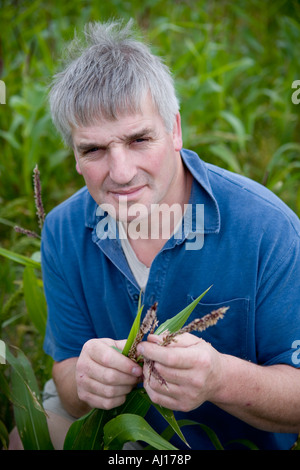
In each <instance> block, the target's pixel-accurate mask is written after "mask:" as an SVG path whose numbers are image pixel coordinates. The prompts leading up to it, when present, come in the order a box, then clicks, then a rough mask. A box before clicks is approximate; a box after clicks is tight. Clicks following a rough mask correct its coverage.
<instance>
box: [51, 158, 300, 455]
mask: <svg viewBox="0 0 300 470" xmlns="http://www.w3.org/2000/svg"><path fill="white" fill-rule="evenodd" d="M181 156H182V159H183V162H184V164H185V165H186V167H187V168H188V170H189V171H190V172H191V173H192V175H193V177H194V181H193V186H192V191H191V196H190V204H192V205H193V207H197V205H203V206H202V207H204V221H203V218H201V217H197V214H196V211H193V212H192V213H191V212H190V211H189V212H188V213H187V216H186V217H185V219H184V222H183V227H184V228H183V230H182V236H181V237H178V236H177V237H176V238H175V237H171V238H170V239H169V240H168V241H167V243H166V244H165V245H164V247H163V248H162V249H161V251H160V252H159V253H158V254H157V256H156V257H155V259H154V260H153V263H152V265H151V269H150V273H149V279H148V283H147V285H146V288H145V292H144V295H143V299H142V300H143V303H144V305H145V307H144V312H146V311H147V309H148V308H149V307H150V306H151V305H152V304H153V302H154V301H157V302H158V311H157V314H158V320H159V322H160V323H162V322H163V321H165V320H166V319H167V318H169V317H171V316H173V315H174V314H176V313H178V312H179V311H180V310H182V309H183V308H184V307H186V306H187V305H188V304H189V303H190V302H191V301H192V300H193V299H195V298H196V297H198V296H199V295H200V294H201V293H202V292H203V291H204V290H206V289H207V288H208V287H209V286H211V285H212V287H211V289H210V290H209V292H208V293H207V294H206V295H205V296H204V298H203V299H202V301H201V303H200V304H198V306H197V307H196V309H195V310H194V312H193V314H192V316H191V317H190V319H192V318H199V317H201V316H203V315H205V314H207V313H209V312H211V311H212V310H214V309H216V308H219V307H221V306H228V307H230V308H229V310H228V311H227V313H226V315H225V317H224V318H223V319H222V320H220V321H219V322H218V323H217V325H215V326H213V327H211V328H209V329H207V330H206V331H205V332H203V333H201V334H199V335H201V337H203V338H204V339H205V340H206V341H208V342H210V343H211V344H212V345H213V346H214V347H215V348H216V349H217V350H218V351H220V352H221V353H225V354H230V355H234V356H237V357H239V358H241V359H244V360H246V361H251V362H253V363H256V364H260V365H265V366H267V365H272V364H279V363H282V364H289V365H291V366H294V367H299V363H300V348H299V346H298V344H300V253H299V246H300V222H299V219H298V217H297V216H296V215H295V214H294V213H293V212H292V211H291V210H290V209H289V208H288V207H287V206H286V205H285V204H284V203H283V202H282V201H280V200H279V199H278V198H277V197H276V196H275V195H274V194H273V193H271V192H270V191H268V190H267V189H266V188H265V187H263V186H261V185H259V184H258V183H256V182H254V181H251V180H249V179H247V178H245V177H243V176H240V175H236V174H233V173H231V172H228V171H225V170H223V169H221V168H218V167H216V166H213V165H211V164H207V163H205V162H203V161H202V160H201V159H200V158H199V157H198V155H197V154H195V153H194V152H192V151H189V150H182V152H181ZM105 216H106V215H105V214H103V212H101V211H99V208H98V206H97V204H96V203H95V201H94V200H93V199H92V197H91V196H90V194H89V192H88V190H87V188H86V187H84V188H82V189H81V190H79V191H78V192H77V193H76V194H74V195H73V196H72V197H71V198H69V199H68V200H66V201H65V202H63V203H62V204H60V205H59V206H58V207H56V208H55V209H54V210H52V211H51V212H50V213H49V214H48V216H47V218H46V221H45V224H44V228H43V235H42V268H43V280H44V288H45V294H46V299H47V304H48V323H47V330H46V335H45V342H44V348H45V351H46V353H47V354H49V355H50V356H52V357H53V358H54V360H55V361H62V360H64V359H67V358H70V357H75V356H79V354H80V351H81V348H82V346H83V344H84V343H85V342H86V341H87V340H89V339H91V338H101V337H108V338H115V339H124V338H127V336H128V333H129V330H130V327H131V325H132V322H133V320H134V318H135V315H136V310H137V303H138V298H139V292H140V288H139V286H138V284H137V282H136V280H135V278H134V276H133V275H132V272H131V270H130V269H129V266H128V263H127V261H126V258H125V256H124V253H123V251H122V248H121V243H120V240H119V239H118V237H116V238H115V239H113V238H112V237H109V236H107V233H108V232H107V233H106V234H105V233H104V234H102V235H101V233H100V232H101V231H99V226H101V221H103V217H105ZM203 222H204V223H203ZM99 223H100V225H99ZM107 230H109V229H107ZM99 237H101V238H99ZM193 243H198V248H197V249H193V246H192V244H193ZM195 247H196V244H195V245H194V248H195ZM298 349H299V354H298ZM175 415H176V418H177V419H180V418H183V417H184V418H187V419H191V420H194V421H197V422H198V423H203V424H206V425H207V426H209V427H210V428H211V429H213V430H214V431H215V432H216V434H217V435H218V437H219V439H220V440H221V442H222V443H223V444H226V443H228V442H229V441H231V440H234V439H250V440H251V441H252V442H254V443H255V444H256V445H257V446H258V447H259V448H260V449H289V448H290V447H291V446H292V444H293V443H294V442H295V440H296V437H297V436H296V435H294V434H278V433H275V434H274V433H269V432H264V431H259V430H257V429H254V428H252V427H251V426H248V425H247V424H245V423H244V422H242V421H240V420H238V419H236V418H234V417H232V416H230V415H229V414H227V413H226V412H224V411H222V410H220V409H219V408H217V407H216V406H214V405H213V404H211V403H208V402H206V403H204V404H203V405H201V406H200V407H199V408H198V409H197V410H194V411H191V412H189V413H184V414H183V413H176V414H175ZM149 421H150V422H151V424H153V425H154V427H155V428H156V429H157V430H159V429H160V426H165V423H163V424H162V423H161V422H160V419H159V417H158V415H157V414H156V411H154V412H152V413H151V416H150V417H149ZM183 430H184V433H185V435H186V438H187V440H188V442H189V443H190V445H191V447H192V449H210V448H212V445H211V443H210V440H209V439H208V438H207V436H206V434H205V432H204V431H203V430H202V429H201V428H200V427H199V426H196V425H195V426H188V427H185V428H184V429H183ZM174 442H175V445H177V446H178V447H179V448H180V447H181V448H185V446H184V445H183V444H182V443H181V442H178V441H174ZM235 447H238V445H237V444H231V445H230V446H229V447H228V448H235Z"/></svg>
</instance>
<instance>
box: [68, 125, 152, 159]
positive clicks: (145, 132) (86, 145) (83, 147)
mask: <svg viewBox="0 0 300 470" xmlns="http://www.w3.org/2000/svg"><path fill="white" fill-rule="evenodd" d="M152 134H153V130H152V129H151V128H148V127H146V128H144V129H141V130H140V131H137V132H133V133H132V134H124V135H123V136H122V137H121V139H120V140H121V141H123V142H125V143H130V142H133V141H134V140H137V139H142V138H144V137H146V136H147V137H151V135H152ZM109 145H110V143H108V144H107V145H106V144H100V143H99V142H82V143H80V144H79V145H76V149H77V151H78V152H80V153H84V152H85V151H88V150H90V149H92V148H94V147H97V148H99V149H100V150H107V148H108V147H109Z"/></svg>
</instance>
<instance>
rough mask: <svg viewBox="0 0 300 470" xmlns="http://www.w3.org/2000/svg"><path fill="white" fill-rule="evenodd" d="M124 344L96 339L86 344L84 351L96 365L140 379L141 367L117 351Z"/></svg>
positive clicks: (106, 339)
mask: <svg viewBox="0 0 300 470" xmlns="http://www.w3.org/2000/svg"><path fill="white" fill-rule="evenodd" d="M122 344H123V341H114V340H111V339H109V338H105V339H100V340H97V339H95V340H90V341H88V342H87V343H85V345H84V347H83V350H84V352H85V353H86V354H87V355H88V356H89V357H90V358H91V359H92V360H93V361H94V362H95V363H97V364H99V365H102V366H103V367H106V368H108V369H115V370H117V371H119V372H122V373H124V374H129V375H133V376H135V377H140V376H141V375H142V369H141V367H139V365H138V364H137V363H135V362H134V361H132V360H131V359H129V358H128V357H126V356H124V355H123V354H121V353H120V352H119V351H118V350H116V349H115V348H117V349H119V346H122Z"/></svg>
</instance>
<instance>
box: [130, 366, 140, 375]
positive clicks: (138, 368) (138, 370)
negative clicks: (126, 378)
mask: <svg viewBox="0 0 300 470" xmlns="http://www.w3.org/2000/svg"><path fill="white" fill-rule="evenodd" d="M131 372H132V373H133V375H136V376H137V377H139V376H140V375H141V368H140V367H133V368H132V370H131Z"/></svg>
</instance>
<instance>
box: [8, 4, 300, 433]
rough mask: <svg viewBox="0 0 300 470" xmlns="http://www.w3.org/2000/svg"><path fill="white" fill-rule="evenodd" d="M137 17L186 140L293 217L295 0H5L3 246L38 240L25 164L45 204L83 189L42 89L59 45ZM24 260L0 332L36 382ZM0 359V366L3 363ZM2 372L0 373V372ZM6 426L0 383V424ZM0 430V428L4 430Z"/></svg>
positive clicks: (297, 201)
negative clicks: (174, 95) (169, 87)
mask: <svg viewBox="0 0 300 470" xmlns="http://www.w3.org/2000/svg"><path fill="white" fill-rule="evenodd" d="M111 17H122V18H124V19H125V20H127V19H129V18H131V17H133V18H134V19H135V20H136V23H137V26H138V28H139V29H140V30H141V31H142V33H143V35H144V37H145V38H146V40H147V41H148V42H150V43H151V45H152V48H153V50H154V51H155V52H157V53H158V54H160V55H162V56H164V57H165V61H166V63H167V65H169V66H170V67H171V70H172V71H173V74H174V78H175V82H176V87H177V91H178V95H179V97H180V101H181V114H182V123H183V136H184V146H185V147H186V148H191V149H193V150H195V151H196V152H198V153H199V155H200V156H201V157H202V158H203V159H204V160H207V161H209V162H211V163H214V164H217V165H220V166H223V167H225V168H227V169H229V170H232V171H236V172H238V173H241V174H244V175H246V176H249V177H251V178H253V179H255V180H256V181H259V182H262V183H263V184H265V185H266V186H267V187H269V188H270V189H271V190H272V191H274V192H275V193H276V194H277V195H278V196H279V197H281V198H282V199H283V200H284V201H285V202H286V203H287V204H288V205H289V206H290V207H291V208H292V209H293V210H294V211H295V212H296V213H297V214H298V215H299V214H300V185H299V181H300V158H299V156H300V142H299V135H300V119H299V112H300V104H299V105H295V104H293V103H292V100H291V97H292V93H293V91H294V90H293V89H292V83H293V81H294V80H297V79H300V56H299V54H298V51H297V46H298V44H299V42H300V5H299V2H298V1H296V0H274V1H271V0H267V1H265V2H261V1H260V0H251V1H249V2H246V1H244V0H237V1H235V2H231V1H225V0H224V1H217V0H215V1H214V0H212V1H209V2H208V1H204V0H201V1H200V0H196V1H193V0H185V1H179V0H177V1H174V0H164V1H162V0H144V1H143V2H138V1H137V0H133V1H128V2H124V1H121V0H111V1H109V2H97V1H95V0H94V1H91V0H90V1H88V0H85V1H80V2H79V0H74V1H73V2H71V3H68V2H58V1H53V2H50V3H49V2H45V1H36V0H34V1H32V2H29V1H20V0H15V1H11V0H2V2H1V19H0V21H1V38H0V80H3V81H4V82H5V84H6V104H5V105H0V140H1V153H0V183H1V184H0V246H1V247H2V248H6V249H10V250H13V251H15V252H16V253H19V254H22V255H29V256H30V255H31V254H32V253H33V252H35V251H38V250H39V241H38V240H34V239H29V238H27V237H24V236H22V235H20V234H17V233H15V232H14V230H13V226H14V225H15V224H17V225H20V226H24V227H26V228H28V229H30V230H33V231H37V230H38V225H37V221H36V216H35V207H34V198H33V185H32V172H33V169H34V167H35V165H36V164H38V166H39V169H40V172H41V176H42V193H43V201H44V205H45V210H46V212H49V210H51V209H52V208H53V207H54V206H55V205H57V204H58V203H59V202H61V201H62V200H64V199H66V198H67V197H68V196H70V195H71V194H72V193H74V191H76V190H77V189H78V188H79V187H81V186H82V180H81V178H80V177H79V176H78V175H77V173H76V171H75V165H74V159H73V156H72V153H71V152H70V150H69V149H66V148H65V147H64V146H63V144H62V143H61V141H60V138H59V136H58V135H57V133H56V131H55V130H54V128H53V125H52V123H51V119H50V115H49V111H48V108H47V99H46V96H47V87H48V84H49V81H50V80H51V76H52V75H53V73H54V72H55V71H56V69H57V67H58V65H59V60H60V56H61V52H62V50H63V48H64V42H65V41H67V40H69V39H71V38H72V37H73V33H74V28H76V29H77V30H78V31H80V29H81V28H82V26H83V24H84V23H85V22H86V21H90V20H107V19H109V18H111ZM22 288H23V267H22V266H21V265H19V264H17V263H14V262H12V261H9V260H7V259H5V258H1V264H0V338H3V339H4V340H7V341H8V342H10V343H12V344H14V345H16V346H19V347H21V348H22V349H23V350H24V351H25V352H26V354H28V355H29V357H30V359H31V361H32V364H33V367H34V370H35V373H36V374H37V378H38V381H39V383H40V385H42V384H43V383H44V381H45V380H46V379H47V377H48V376H49V374H50V370H51V361H49V359H47V358H46V357H45V355H44V354H43V352H42V337H41V336H40V334H39V333H38V332H37V330H36V328H35V326H34V325H33V323H32V321H31V320H30V318H29V316H28V312H27V309H26V305H25V301H24V295H23V290H22ZM0 367H2V366H0ZM5 374H7V371H5ZM1 421H2V422H3V423H4V424H5V426H6V428H7V429H8V430H9V429H11V427H12V425H13V418H12V413H11V408H10V405H9V403H8V401H7V399H6V398H5V396H4V395H3V394H1V391H0V422H1ZM0 434H1V433H0Z"/></svg>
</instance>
